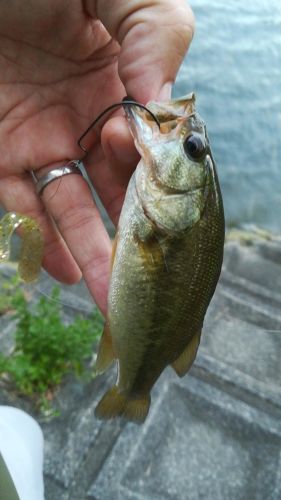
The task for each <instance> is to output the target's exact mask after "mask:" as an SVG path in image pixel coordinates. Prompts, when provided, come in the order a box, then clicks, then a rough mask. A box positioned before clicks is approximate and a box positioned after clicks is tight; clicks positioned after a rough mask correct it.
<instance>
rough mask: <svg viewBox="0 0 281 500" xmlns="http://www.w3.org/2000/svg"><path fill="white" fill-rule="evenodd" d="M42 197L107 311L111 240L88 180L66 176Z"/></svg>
mask: <svg viewBox="0 0 281 500" xmlns="http://www.w3.org/2000/svg"><path fill="white" fill-rule="evenodd" d="M40 175H41V172H40ZM42 199H43V202H44V204H45V206H46V208H47V210H48V212H49V213H50V214H51V215H52V217H53V219H54V221H55V223H56V225H57V227H58V229H59V231H60V233H61V234H62V236H63V238H64V240H65V242H66V244H67V246H68V248H69V249H70V251H71V254H72V256H73V258H74V259H75V261H76V262H77V264H78V266H79V268H80V269H81V271H82V274H83V276H84V279H85V281H86V283H87V286H88V288H89V290H90V292H91V293H92V295H93V297H94V299H95V301H96V303H97V305H98V306H99V308H100V309H101V311H102V312H103V313H104V314H105V313H106V308H107V290H108V281H109V268H110V258H111V241H110V238H109V236H108V234H107V232H106V230H105V227H104V224H103V222H102V220H101V217H100V214H99V212H98V209H97V207H96V204H95V202H94V200H93V197H92V194H91V191H90V189H89V186H88V184H87V182H86V181H85V179H83V177H82V176H78V175H66V176H62V177H60V178H59V179H57V180H55V181H53V182H51V183H50V184H48V185H47V186H46V187H45V188H44V190H43V193H42Z"/></svg>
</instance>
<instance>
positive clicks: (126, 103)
mask: <svg viewBox="0 0 281 500" xmlns="http://www.w3.org/2000/svg"><path fill="white" fill-rule="evenodd" d="M119 106H138V107H139V108H142V109H145V111H147V113H149V114H150V116H151V117H152V118H153V120H154V121H155V122H156V123H157V125H158V127H159V129H160V122H159V120H158V118H157V117H156V116H155V114H154V113H152V111H150V109H148V108H147V107H146V106H145V105H144V104H141V103H140V102H137V101H134V100H133V99H131V98H130V97H128V96H126V97H124V99H123V100H122V101H121V102H116V103H114V104H111V105H110V106H108V107H107V108H106V109H104V110H103V111H102V112H101V113H100V114H99V115H98V116H97V117H96V118H95V120H94V121H93V122H92V123H91V124H90V125H89V127H88V128H87V129H86V130H85V132H84V133H83V134H82V135H81V137H79V139H78V141H77V144H78V146H79V147H80V148H81V149H82V151H84V153H88V151H87V149H86V148H85V146H84V145H83V144H82V140H83V139H84V137H86V135H87V134H88V133H89V132H90V130H91V128H93V127H94V126H95V125H96V123H97V122H98V121H99V120H100V119H101V118H102V117H103V116H104V115H105V114H106V113H108V112H109V111H111V110H112V109H115V108H117V107H119Z"/></svg>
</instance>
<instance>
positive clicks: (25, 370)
mask: <svg viewBox="0 0 281 500" xmlns="http://www.w3.org/2000/svg"><path fill="white" fill-rule="evenodd" d="M59 293H60V291H59V288H58V287H55V288H54V289H53V291H52V294H51V297H50V299H51V300H50V299H48V298H46V297H44V296H42V297H41V298H40V300H39V301H38V302H37V304H36V305H34V306H33V307H31V306H30V304H28V301H27V299H26V298H25V296H24V293H23V291H22V290H21V289H20V288H19V289H17V290H16V293H15V295H14V297H13V300H12V306H13V308H14V310H15V312H14V314H13V316H14V317H15V318H16V319H17V326H16V331H15V348H14V350H13V352H12V354H11V355H10V356H9V357H4V356H3V355H1V354H0V376H1V375H2V376H3V375H4V374H5V375H6V377H7V375H8V379H9V380H10V381H11V382H12V383H13V384H14V386H15V387H16V389H17V390H18V391H19V392H20V393H22V394H24V395H27V396H34V397H35V399H36V400H37V402H39V404H40V406H41V407H42V406H43V407H46V402H47V400H48V397H49V395H50V393H51V392H52V391H53V390H54V389H55V388H56V386H58V384H60V383H61V381H62V379H63V377H64V376H65V375H66V374H68V373H70V372H75V374H76V375H82V374H84V373H86V370H87V369H86V361H87V360H89V358H90V357H91V355H92V352H93V345H94V343H95V341H96V340H97V338H98V336H99V332H100V331H101V325H102V318H101V315H100V314H99V313H98V312H95V313H94V314H93V315H92V317H91V318H89V319H83V318H82V317H80V316H78V317H76V318H75V320H74V321H73V322H72V323H71V324H69V325H65V324H64V323H63V322H62V320H61V305H60V302H59Z"/></svg>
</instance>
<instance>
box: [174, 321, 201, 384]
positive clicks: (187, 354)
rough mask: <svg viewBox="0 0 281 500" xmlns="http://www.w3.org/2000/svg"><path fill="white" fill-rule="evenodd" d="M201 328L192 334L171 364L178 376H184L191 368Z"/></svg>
mask: <svg viewBox="0 0 281 500" xmlns="http://www.w3.org/2000/svg"><path fill="white" fill-rule="evenodd" d="M200 337H201V330H199V331H198V332H197V333H196V334H195V335H193V337H192V339H191V341H190V342H189V343H188V345H187V346H186V348H185V349H184V351H183V352H182V353H181V355H180V356H179V357H178V358H177V359H176V360H175V361H174V362H173V363H172V364H171V366H172V368H173V369H174V370H175V372H176V374H177V375H178V376H179V377H184V375H186V374H187V372H188V371H189V369H190V368H191V366H192V364H193V362H194V360H195V358H196V354H197V350H198V347H199V343H200Z"/></svg>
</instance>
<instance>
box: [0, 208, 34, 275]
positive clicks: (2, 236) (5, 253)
mask: <svg viewBox="0 0 281 500" xmlns="http://www.w3.org/2000/svg"><path fill="white" fill-rule="evenodd" d="M18 228H19V229H20V231H21V247H20V254H19V259H18V274H19V277H20V278H21V279H22V280H23V281H25V282H26V283H32V282H33V281H36V280H37V278H38V276H39V274H40V271H41V266H42V260H43V251H44V239H43V233H42V230H41V228H40V226H39V224H38V222H37V221H36V220H35V219H33V218H32V217H28V216H26V215H23V214H19V213H17V212H7V213H6V214H5V215H3V217H2V218H1V220H0V262H3V263H4V262H7V261H9V258H10V253H11V237H12V235H13V233H14V231H15V230H16V229H18Z"/></svg>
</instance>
